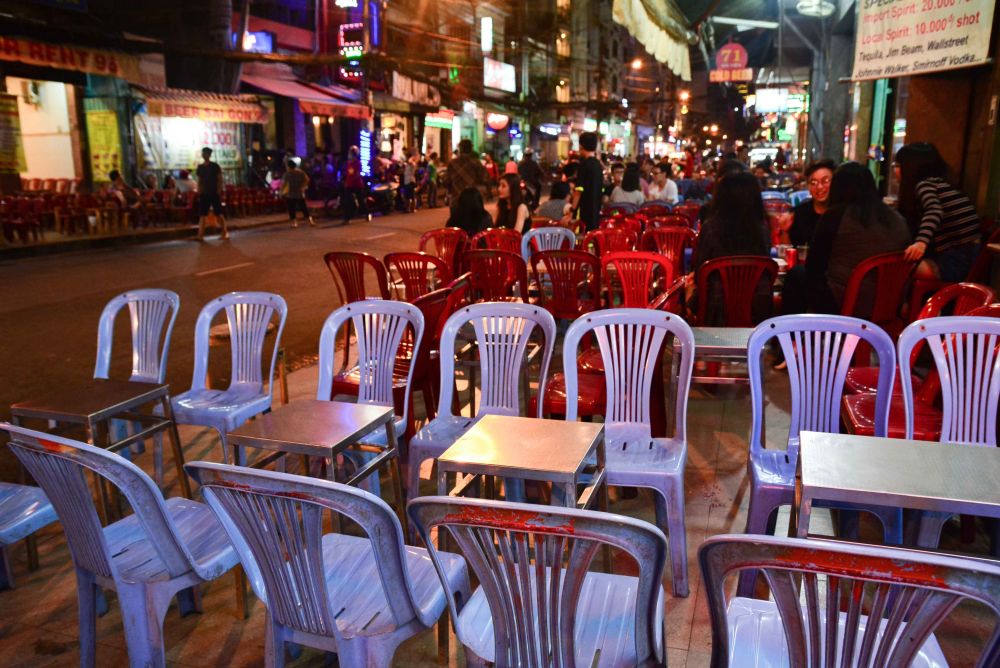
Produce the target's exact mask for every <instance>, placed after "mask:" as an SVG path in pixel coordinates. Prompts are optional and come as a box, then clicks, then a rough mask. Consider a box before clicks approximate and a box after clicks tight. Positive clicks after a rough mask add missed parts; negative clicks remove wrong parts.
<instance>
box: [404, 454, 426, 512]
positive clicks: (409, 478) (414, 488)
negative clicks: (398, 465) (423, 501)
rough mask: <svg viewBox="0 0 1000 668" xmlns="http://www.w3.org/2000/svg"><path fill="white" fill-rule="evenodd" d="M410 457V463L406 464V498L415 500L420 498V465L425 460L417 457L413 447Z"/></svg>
mask: <svg viewBox="0 0 1000 668" xmlns="http://www.w3.org/2000/svg"><path fill="white" fill-rule="evenodd" d="M408 455H409V460H410V461H408V462H407V463H406V469H407V473H406V498H407V499H415V498H417V497H418V496H420V465H421V464H422V463H423V460H422V459H420V458H418V457H416V456H415V453H414V451H413V446H412V445H411V446H410V452H409V453H408Z"/></svg>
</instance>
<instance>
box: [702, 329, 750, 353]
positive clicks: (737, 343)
mask: <svg viewBox="0 0 1000 668" xmlns="http://www.w3.org/2000/svg"><path fill="white" fill-rule="evenodd" d="M691 331H692V333H694V347H695V353H696V354H698V355H746V353H747V340H748V339H749V338H750V334H751V333H753V327H692V328H691Z"/></svg>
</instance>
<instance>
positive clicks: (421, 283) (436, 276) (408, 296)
mask: <svg viewBox="0 0 1000 668" xmlns="http://www.w3.org/2000/svg"><path fill="white" fill-rule="evenodd" d="M383 262H384V263H385V268H386V273H387V274H389V275H390V276H391V274H392V271H393V269H395V270H396V273H397V274H398V275H399V278H400V280H401V281H402V282H403V299H404V300H406V301H408V302H412V301H413V300H415V299H416V298H417V297H420V296H422V295H426V294H427V293H428V292H432V291H433V290H435V289H437V287H438V286H443V285H445V284H447V283H448V282H450V281H451V271H452V270H451V267H449V266H448V263H447V262H445V261H444V260H442V259H441V258H439V257H437V256H434V255H430V254H429V253H424V252H420V253H389V254H387V255H386V256H385V258H384V259H383ZM435 284H436V285H435Z"/></svg>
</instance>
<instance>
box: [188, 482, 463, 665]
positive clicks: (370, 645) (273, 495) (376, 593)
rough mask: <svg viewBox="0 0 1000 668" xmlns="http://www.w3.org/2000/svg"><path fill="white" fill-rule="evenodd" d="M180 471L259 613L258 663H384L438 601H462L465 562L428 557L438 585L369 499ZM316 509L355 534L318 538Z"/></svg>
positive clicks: (332, 489)
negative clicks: (219, 528) (262, 612)
mask: <svg viewBox="0 0 1000 668" xmlns="http://www.w3.org/2000/svg"><path fill="white" fill-rule="evenodd" d="M187 470H188V472H189V473H190V474H191V475H192V477H193V478H195V480H197V481H198V482H199V483H201V485H202V490H203V492H204V494H205V499H206V501H207V502H208V504H209V505H210V506H212V508H213V509H214V510H215V512H216V513H217V514H218V516H219V519H220V520H221V521H222V525H223V526H224V527H225V528H226V532H227V533H228V534H229V536H230V538H231V539H232V541H233V543H234V544H235V545H236V548H237V550H238V551H239V554H240V559H241V561H242V562H243V568H244V569H245V570H246V573H247V576H248V577H249V579H250V582H251V585H252V586H253V589H254V592H255V593H256V594H257V596H258V597H259V598H260V600H261V601H263V602H264V604H265V605H266V606H267V625H266V632H267V636H266V649H265V651H266V652H267V658H266V664H267V665H268V666H282V665H284V660H285V645H286V643H296V644H302V645H308V646H310V647H315V648H319V649H324V650H326V651H329V652H337V657H338V659H339V661H340V665H341V666H345V668H352V667H355V666H356V667H358V668H365V667H369V666H371V667H374V666H389V665H390V664H391V662H392V657H393V654H394V653H395V652H396V648H397V647H398V646H399V645H400V643H402V642H404V641H405V640H407V639H409V638H411V637H413V636H414V635H416V634H418V633H421V632H422V631H424V630H426V629H429V628H431V627H432V626H433V625H434V624H435V622H437V620H438V618H439V617H440V616H441V613H442V612H444V609H445V605H446V603H447V604H450V605H454V604H459V605H461V604H463V603H465V602H466V601H468V600H469V590H470V587H469V576H468V572H467V570H466V565H465V560H464V559H462V557H460V556H458V555H454V554H448V553H440V554H439V555H438V557H437V559H436V560H435V565H438V566H439V568H440V569H441V570H440V572H441V573H442V576H443V579H444V581H445V582H446V583H447V589H445V588H442V586H441V584H440V582H439V580H438V578H437V577H436V575H435V573H434V569H433V567H432V565H431V561H430V560H429V559H428V558H427V550H424V549H421V548H418V547H409V546H406V545H404V544H403V531H402V528H401V527H400V524H399V519H398V518H397V517H396V514H395V512H394V511H393V510H392V509H391V508H390V507H389V506H388V505H386V503H385V502H384V501H382V500H381V499H380V498H378V497H377V496H374V495H373V494H369V493H368V492H365V491H363V490H360V489H356V488H354V487H349V486H347V485H341V484H339V483H335V482H329V481H325V480H319V479H316V478H306V477H303V476H297V475H289V474H285V473H278V472H274V471H263V470H255V469H247V468H242V467H235V466H227V465H223V464H212V463H208V462H193V463H190V464H188V465H187ZM325 510H331V511H333V512H336V513H340V514H343V515H346V516H347V517H349V518H350V519H352V520H353V521H355V522H357V523H358V524H359V525H360V526H361V529H362V530H363V531H364V533H365V537H358V536H349V535H346V534H340V533H328V534H326V535H323V514H324V511H325ZM262 516H263V517H266V518H267V519H266V520H262ZM446 596H455V597H457V599H458V600H456V601H451V600H449V601H447V602H446V600H445V598H446Z"/></svg>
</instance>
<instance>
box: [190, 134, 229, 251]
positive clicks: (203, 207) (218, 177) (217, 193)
mask: <svg viewBox="0 0 1000 668" xmlns="http://www.w3.org/2000/svg"><path fill="white" fill-rule="evenodd" d="M201 159H202V162H201V164H200V165H198V169H196V170H195V175H196V176H197V177H198V237H197V238H198V241H202V240H203V239H204V238H205V226H206V225H207V224H208V214H209V212H212V213H213V214H215V220H216V224H217V225H218V226H219V227H221V228H222V240H223V241H225V240H226V239H228V238H229V228H228V227H226V215H225V211H224V210H223V208H222V196H221V194H222V184H223V177H222V167H219V163H217V162H212V149H210V148H209V147H207V146H206V147H205V148H203V149H201Z"/></svg>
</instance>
